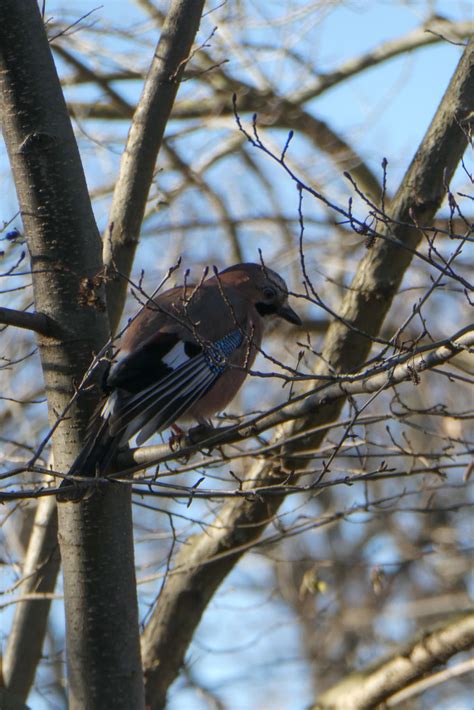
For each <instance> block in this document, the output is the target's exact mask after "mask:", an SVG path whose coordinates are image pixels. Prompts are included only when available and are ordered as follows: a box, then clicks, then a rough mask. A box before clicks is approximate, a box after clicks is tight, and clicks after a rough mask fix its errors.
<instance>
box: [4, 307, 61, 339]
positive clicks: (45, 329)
mask: <svg viewBox="0 0 474 710" xmlns="http://www.w3.org/2000/svg"><path fill="white" fill-rule="evenodd" d="M0 323H4V324H5V325H14V326H16V327H17V328H24V329H25V330H32V331H33V332H34V333H39V335H46V336H49V337H51V336H52V335H53V334H54V332H55V327H54V321H52V319H51V318H49V317H48V316H47V315H45V314H44V313H27V312H26V311H15V310H14V309H13V308H0Z"/></svg>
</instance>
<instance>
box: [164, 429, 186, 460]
mask: <svg viewBox="0 0 474 710" xmlns="http://www.w3.org/2000/svg"><path fill="white" fill-rule="evenodd" d="M171 429H172V431H173V433H172V434H171V436H170V438H169V439H168V444H169V447H170V449H171V451H173V453H175V452H177V451H179V450H180V448H181V447H182V445H183V441H184V437H185V436H186V432H185V431H184V429H181V427H180V426H178V424H172V425H171Z"/></svg>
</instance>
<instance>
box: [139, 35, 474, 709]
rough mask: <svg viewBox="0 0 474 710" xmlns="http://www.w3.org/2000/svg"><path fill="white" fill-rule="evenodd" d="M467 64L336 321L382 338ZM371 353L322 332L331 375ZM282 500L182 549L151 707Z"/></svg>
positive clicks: (261, 505)
mask: <svg viewBox="0 0 474 710" xmlns="http://www.w3.org/2000/svg"><path fill="white" fill-rule="evenodd" d="M473 57H474V41H471V42H470V43H469V45H468V46H467V47H466V49H465V51H464V54H463V57H462V59H461V61H460V62H459V64H458V67H457V69H456V72H455V74H454V76H453V78H452V80H451V82H450V85H449V87H448V89H447V91H446V93H445V96H444V97H443V99H442V101H441V104H440V106H439V108H438V111H437V112H436V115H435V117H434V119H433V121H432V123H431V125H430V127H429V129H428V131H427V133H426V136H425V138H424V140H423V142H422V144H421V146H420V148H419V149H418V151H417V153H416V155H415V158H414V160H413V162H412V164H411V166H410V168H409V169H408V172H407V174H406V176H405V178H404V180H403V182H402V185H401V186H400V189H399V191H398V193H397V195H396V197H395V199H394V202H393V204H392V207H391V209H390V217H391V224H390V227H389V228H388V231H389V233H390V235H391V236H392V237H395V238H396V239H397V240H399V242H400V245H397V244H394V243H393V242H387V241H384V240H382V239H379V240H377V241H376V243H375V244H374V245H373V247H372V249H370V250H369V251H368V252H367V254H366V256H365V258H364V259H363V260H362V262H361V264H360V265H359V268H358V270H357V273H356V275H355V278H354V281H353V284H352V288H351V289H350V290H349V291H348V292H347V296H346V297H345V299H344V301H343V304H342V308H341V315H343V317H344V318H345V320H346V322H349V323H351V324H354V325H355V326H356V327H359V328H360V327H361V326H362V329H363V330H364V331H365V332H366V333H368V334H369V335H374V336H375V335H376V334H377V333H378V331H379V329H380V327H381V325H382V322H383V319H384V317H385V315H386V313H387V311H388V309H389V307H390V304H391V301H392V299H393V297H394V295H395V293H396V292H397V289H398V287H399V285H400V282H401V280H402V278H403V275H404V273H405V271H406V269H407V267H408V266H409V264H410V261H411V258H412V252H410V251H409V250H406V249H404V248H403V245H404V244H406V245H408V246H409V247H411V248H413V247H415V246H416V245H417V244H418V243H419V241H420V238H421V235H420V233H419V232H418V231H417V230H416V229H415V227H414V226H413V216H414V217H415V219H416V220H417V223H418V224H429V223H430V222H431V220H432V219H433V218H434V215H435V213H436V211H437V209H438V207H439V206H440V204H441V202H442V199H443V197H444V196H445V193H446V185H448V184H449V181H450V179H451V177H452V175H453V173H454V170H455V169H456V166H457V165H458V163H459V160H460V159H461V156H462V154H463V152H464V150H465V148H466V145H467V140H468V137H467V136H468V129H469V126H468V123H467V122H468V121H469V120H472V118H471V119H470V117H472V112H473V109H474V62H473ZM370 347H371V341H370V338H369V337H365V338H364V337H361V336H360V335H359V334H358V333H357V332H356V331H354V330H352V329H350V328H348V327H347V326H346V325H343V324H342V323H341V322H340V321H336V322H334V323H333V324H332V325H331V327H330V328H329V330H328V334H327V336H326V339H325V345H324V349H323V357H324V358H325V359H326V360H328V361H330V363H331V365H332V367H333V368H334V369H335V370H336V371H339V372H341V371H351V370H354V369H356V368H357V367H359V366H360V365H361V364H362V363H363V361H364V359H365V358H366V356H367V354H368V352H369V350H370ZM342 404H343V402H342V401H338V402H336V403H334V404H332V405H330V406H324V404H323V403H322V404H321V406H319V407H318V409H317V410H316V411H313V412H311V413H309V414H308V416H307V417H306V418H304V419H303V420H298V422H295V423H294V424H290V425H288V426H284V427H281V430H280V431H279V432H278V435H277V437H276V441H280V442H281V443H282V444H283V443H284V442H285V438H287V437H288V436H291V435H292V434H295V433H299V432H301V431H303V432H304V430H305V429H308V428H311V427H315V426H318V425H322V424H324V423H328V422H331V421H333V420H334V419H335V418H336V417H337V416H338V414H339V411H340V408H341V407H342ZM321 438H322V437H321V435H319V434H316V435H312V436H308V437H307V438H306V440H305V441H303V442H300V441H299V442H298V443H297V444H295V445H293V446H291V447H287V449H286V450H287V451H288V452H289V453H292V454H294V453H296V452H297V451H300V450H301V449H303V448H305V447H311V448H315V447H316V446H318V445H319V444H320V441H321ZM305 463H307V462H305V461H304V460H303V459H302V460H298V458H296V459H295V458H294V457H292V459H291V461H288V462H285V459H284V458H283V457H282V460H281V463H280V464H279V465H275V464H268V463H264V464H263V465H260V464H259V465H257V466H255V468H254V470H253V471H250V472H249V476H248V482H247V485H248V486H249V488H250V487H251V486H252V485H253V482H254V481H255V479H258V481H259V484H260V485H265V484H268V485H272V484H278V483H283V482H285V481H287V480H288V474H289V473H291V471H292V469H293V468H294V467H296V468H300V469H302V468H303V466H304V465H305ZM280 503H281V499H280V500H276V499H267V500H266V501H262V500H260V499H253V500H239V501H232V502H229V503H228V504H226V505H225V506H224V507H223V509H222V511H221V513H220V514H219V516H218V518H217V520H215V521H214V522H213V525H212V526H210V527H209V529H208V530H207V531H206V533H205V534H203V535H200V536H197V537H195V538H193V540H191V541H190V542H189V544H188V545H184V546H183V548H182V550H181V553H180V554H179V555H178V557H177V559H176V563H175V567H174V570H173V572H172V574H171V575H170V576H169V578H168V581H167V583H166V585H165V587H164V589H163V590H162V593H161V596H160V599H159V602H158V604H157V606H156V609H155V611H154V613H153V615H152V617H151V619H150V622H149V624H148V626H147V628H146V630H145V633H144V637H143V642H142V654H143V660H144V665H145V674H146V692H147V702H148V703H150V705H151V707H152V708H154V709H156V708H162V707H164V705H165V702H166V692H167V688H168V687H169V685H170V684H171V683H172V681H173V680H174V678H175V677H176V675H177V673H178V672H179V668H180V667H181V664H182V663H183V660H184V655H185V653H186V649H187V647H188V644H189V642H190V640H191V638H192V635H193V633H194V630H195V628H196V626H197V624H198V623H199V621H200V619H201V616H202V614H203V612H204V609H205V608H206V606H207V604H208V602H209V600H210V599H211V597H212V596H213V594H214V592H215V591H216V589H217V588H218V586H219V585H220V583H221V582H222V580H223V579H224V578H225V576H226V575H227V573H228V572H229V571H230V570H231V569H232V567H233V566H234V564H235V563H236V562H237V561H238V559H239V557H240V555H241V554H242V552H243V551H244V550H246V549H247V548H248V545H249V544H251V542H252V541H253V540H255V539H257V538H258V537H259V535H260V534H261V532H262V531H263V530H264V529H265V526H266V525H267V523H268V522H269V520H271V518H272V516H273V515H274V513H275V512H276V510H277V509H278V506H279V505H280ZM171 640H172V645H171Z"/></svg>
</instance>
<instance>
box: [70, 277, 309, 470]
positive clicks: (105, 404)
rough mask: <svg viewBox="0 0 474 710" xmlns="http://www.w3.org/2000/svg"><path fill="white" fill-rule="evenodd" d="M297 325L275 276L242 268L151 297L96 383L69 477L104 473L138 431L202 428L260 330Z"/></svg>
mask: <svg viewBox="0 0 474 710" xmlns="http://www.w3.org/2000/svg"><path fill="white" fill-rule="evenodd" d="M275 318H282V319H284V320H286V321H288V322H290V323H292V324H294V325H301V319H300V318H299V316H298V315H297V313H296V312H295V311H294V310H293V309H292V308H291V307H290V305H289V303H288V288H287V285H286V283H285V281H284V280H283V278H282V277H281V276H279V275H278V274H277V273H276V272H275V271H272V270H271V269H269V268H268V267H266V266H265V265H263V264H255V263H242V264H235V265H234V266H230V267H228V268H226V269H224V270H223V271H220V272H218V271H217V270H216V269H215V268H214V275H213V276H212V277H209V278H203V279H202V280H201V282H200V283H198V284H184V285H182V286H177V287H174V288H171V289H169V290H167V291H164V292H163V293H161V294H160V293H159V294H158V295H157V296H155V297H153V298H150V299H149V300H148V301H147V302H146V303H145V305H144V306H143V308H142V309H141V311H140V312H139V314H138V315H137V316H136V317H135V318H134V319H133V320H132V321H131V323H130V325H129V326H128V328H127V329H126V330H125V333H124V335H123V339H122V342H121V345H120V347H119V349H118V351H117V353H116V354H115V355H114V357H113V358H111V360H112V361H111V363H110V364H109V367H108V370H107V372H106V373H105V376H104V381H103V390H104V397H103V400H102V401H101V403H100V405H99V409H98V410H97V412H96V414H95V415H94V417H93V418H92V420H91V423H90V425H89V427H88V432H87V434H86V438H85V443H84V446H83V448H82V450H81V452H80V453H79V455H78V456H77V458H76V460H75V461H74V463H73V464H72V466H71V468H70V471H69V474H72V475H80V476H97V477H99V476H104V475H106V474H107V473H108V472H109V469H110V466H111V464H112V463H113V460H114V458H115V456H116V454H117V451H118V449H119V448H121V447H123V446H125V445H126V444H127V443H128V442H129V440H130V439H131V438H132V437H133V436H135V435H136V434H138V436H137V440H136V441H137V445H138V446H141V445H142V444H143V443H145V442H146V441H147V440H148V439H149V438H150V437H151V436H153V435H154V434H155V433H159V432H162V431H164V430H165V429H168V428H172V429H174V431H176V432H179V433H182V431H183V430H182V428H181V424H187V423H189V422H193V421H194V422H197V424H198V425H208V423H209V420H210V418H211V417H212V415H214V414H216V413H218V412H221V411H223V410H224V409H225V408H226V407H227V405H228V404H229V403H230V402H231V400H232V399H233V398H234V397H235V395H236V394H237V392H238V391H239V389H240V387H241V386H242V384H243V383H244V381H245V379H246V377H247V375H248V372H249V369H250V368H251V366H252V364H253V362H254V360H255V357H256V355H257V353H258V352H259V350H260V348H261V344H262V337H263V334H264V331H265V328H266V325H267V324H268V322H269V321H270V320H273V319H275Z"/></svg>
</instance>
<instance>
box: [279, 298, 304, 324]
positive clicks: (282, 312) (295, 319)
mask: <svg viewBox="0 0 474 710" xmlns="http://www.w3.org/2000/svg"><path fill="white" fill-rule="evenodd" d="M277 314H278V315H279V316H280V318H284V319H285V320H287V321H288V323H293V325H303V322H302V320H301V318H300V317H299V315H297V314H296V313H295V312H294V310H293V309H292V308H290V306H289V305H288V304H287V303H285V304H284V305H283V306H280V308H279V309H278V311H277Z"/></svg>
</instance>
